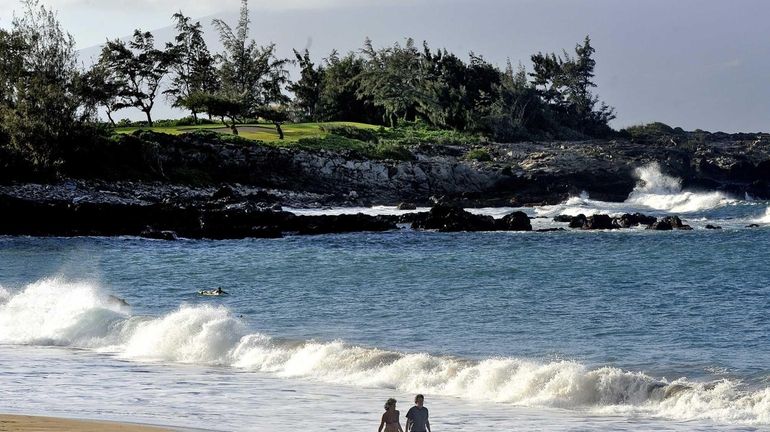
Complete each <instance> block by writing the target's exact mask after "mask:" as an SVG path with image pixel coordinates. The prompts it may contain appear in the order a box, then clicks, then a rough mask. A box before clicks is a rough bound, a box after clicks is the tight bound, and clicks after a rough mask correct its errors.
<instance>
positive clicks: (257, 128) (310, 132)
mask: <svg viewBox="0 0 770 432" xmlns="http://www.w3.org/2000/svg"><path fill="white" fill-rule="evenodd" d="M333 126H351V127H356V128H361V129H378V128H379V126H375V125H371V124H366V123H356V122H326V123H286V124H284V125H283V126H282V129H283V133H284V142H296V141H298V140H300V139H302V138H322V137H325V136H327V135H328V133H327V132H326V131H324V130H322V127H333ZM212 129H213V130H216V131H217V132H221V133H223V134H228V135H229V134H231V132H230V130H229V129H228V128H226V127H225V126H224V125H222V124H207V125H197V126H173V127H151V128H149V127H144V128H142V127H126V128H117V129H116V130H115V131H116V132H117V133H122V134H129V133H132V132H135V131H137V130H150V131H153V132H159V133H166V134H170V135H179V134H183V133H186V132H193V131H196V130H212ZM238 135H239V136H240V137H242V138H246V139H250V140H259V141H265V142H272V141H278V133H277V132H276V131H275V126H273V125H272V124H270V123H251V124H242V125H238Z"/></svg>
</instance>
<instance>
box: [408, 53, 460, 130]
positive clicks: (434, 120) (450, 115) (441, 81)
mask: <svg viewBox="0 0 770 432" xmlns="http://www.w3.org/2000/svg"><path fill="white" fill-rule="evenodd" d="M420 62H421V69H422V79H421V80H420V81H419V82H418V87H419V92H420V94H421V95H422V96H423V97H421V98H419V99H418V107H417V111H418V113H419V114H420V115H421V116H422V117H423V118H425V119H426V120H427V121H428V122H429V123H430V124H432V125H435V126H438V127H444V128H451V129H459V130H462V129H465V128H466V126H467V125H468V120H469V115H468V114H469V110H468V107H467V92H466V87H465V84H466V75H467V67H466V65H465V63H464V62H463V61H462V60H461V59H460V58H458V57H457V56H455V55H454V54H452V53H450V52H448V51H447V50H446V49H444V50H437V51H436V53H435V54H434V53H432V52H431V51H430V48H428V44H427V43H423V53H422V55H421V58H420Z"/></svg>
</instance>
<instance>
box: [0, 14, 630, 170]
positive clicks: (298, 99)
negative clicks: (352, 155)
mask: <svg viewBox="0 0 770 432" xmlns="http://www.w3.org/2000/svg"><path fill="white" fill-rule="evenodd" d="M22 6H23V14H22V15H21V16H20V17H17V18H14V19H13V21H12V22H11V26H10V28H9V29H7V30H2V29H0V162H2V163H3V164H6V166H9V162H8V161H13V160H17V161H23V162H24V163H25V164H28V165H29V166H31V167H33V168H34V169H36V170H41V171H45V170H49V171H51V172H56V171H57V170H58V168H57V167H60V166H63V164H66V161H67V159H68V158H70V159H71V158H72V157H74V156H75V155H82V154H83V152H85V151H87V149H89V148H91V149H92V148H94V146H98V143H99V142H103V141H104V140H105V139H107V138H108V136H109V133H108V132H105V130H107V128H106V127H105V125H104V124H102V123H100V122H99V121H98V114H99V113H100V112H102V113H106V115H107V118H108V120H109V122H110V125H111V126H112V127H115V126H119V125H120V123H116V122H115V120H114V115H115V112H117V111H120V110H124V109H129V108H133V109H138V110H140V111H141V112H143V113H144V114H145V116H146V119H147V120H146V123H145V124H146V125H148V126H153V118H152V112H153V109H154V107H155V106H156V105H157V103H158V100H159V99H158V98H159V97H165V98H167V99H168V100H169V102H170V103H171V104H172V105H173V106H175V107H180V108H186V109H188V110H189V111H190V118H189V119H186V120H184V121H185V122H187V123H192V124H199V123H202V122H204V121H206V122H210V121H211V119H216V120H217V121H220V122H222V123H223V124H224V125H225V126H226V127H228V128H230V129H231V131H232V133H233V134H237V133H238V125H239V124H242V123H243V122H246V121H253V120H254V119H260V120H262V121H268V122H271V123H273V124H274V125H275V128H276V131H277V133H278V135H279V136H280V138H283V136H284V135H283V131H282V129H281V124H282V123H284V122H287V121H312V122H321V121H352V122H363V123H371V124H378V125H383V126H387V127H388V129H384V128H383V129H381V130H380V131H378V132H377V134H376V137H372V136H369V135H371V132H354V131H350V130H340V131H337V132H336V133H330V134H329V137H327V138H319V140H322V141H323V140H327V141H328V142H329V143H332V141H334V140H337V141H334V142H336V143H339V142H341V141H340V139H344V140H354V141H355V142H357V143H368V144H366V146H365V147H366V148H367V149H372V148H375V147H371V145H376V146H379V147H376V148H377V149H385V148H389V147H388V146H396V147H397V148H396V154H400V155H401V156H404V154H403V153H399V152H401V149H402V148H403V147H404V146H405V145H408V144H419V143H420V142H421V140H431V142H435V143H449V144H451V143H465V144H467V143H477V142H479V141H480V140H495V141H517V140H527V139H584V138H590V137H603V136H607V135H609V134H611V133H614V132H613V131H612V130H611V129H610V127H609V126H608V122H609V121H610V120H612V119H613V118H614V114H613V110H612V109H611V108H609V107H607V106H606V105H605V104H604V103H602V102H600V101H599V98H598V97H597V96H596V95H595V94H594V87H596V84H595V83H594V69H595V65H596V62H595V60H594V59H593V55H594V53H595V49H594V47H593V46H592V45H591V40H590V39H589V38H588V37H586V38H585V40H584V41H583V42H582V43H580V44H577V45H576V46H575V50H574V54H569V53H567V52H566V51H565V52H564V53H563V54H562V55H557V54H551V53H537V54H535V55H533V56H532V57H531V61H532V67H531V71H530V72H527V69H526V68H525V67H524V66H522V65H521V64H520V65H519V67H518V68H517V69H516V70H514V68H513V67H512V65H511V64H510V62H508V64H507V65H506V67H505V68H504V69H502V70H501V69H500V68H498V67H497V66H495V65H493V64H491V63H489V62H488V61H487V60H485V59H484V58H483V57H482V56H481V55H477V54H475V53H470V55H469V56H468V58H467V60H466V59H463V58H461V57H459V56H457V55H455V54H454V53H451V52H449V51H447V50H446V49H438V50H434V49H431V48H430V47H429V46H428V44H427V43H423V44H422V46H419V45H418V44H416V43H415V41H414V40H412V39H406V40H405V41H404V43H403V44H402V43H395V44H393V45H391V46H386V47H382V48H377V47H375V45H374V44H373V42H372V41H371V40H368V39H367V40H366V41H365V42H364V45H363V47H362V48H361V49H360V50H358V51H356V52H350V53H347V54H344V55H343V54H340V53H339V52H337V51H333V52H331V53H330V54H329V55H328V56H327V57H326V58H324V59H323V60H321V61H319V62H314V61H313V59H312V57H311V54H310V52H309V51H308V50H304V51H296V50H295V51H294V58H293V59H284V58H279V57H278V56H277V54H276V47H275V45H274V44H268V45H260V44H258V43H257V42H256V41H255V40H253V39H251V38H250V37H249V33H250V32H249V25H250V20H249V10H248V3H247V0H242V1H241V10H240V16H239V19H238V22H237V23H236V25H235V26H234V27H231V26H230V25H229V24H227V23H225V22H224V21H222V20H218V19H215V20H214V21H213V25H214V27H215V28H216V30H217V32H218V33H219V38H220V40H221V42H222V45H223V50H222V51H221V52H218V53H211V52H210V51H209V49H208V47H207V46H206V42H205V38H204V34H203V27H202V26H201V24H200V22H193V20H192V19H190V18H189V17H187V16H185V15H184V14H182V12H179V13H176V14H174V15H173V17H172V19H173V22H174V27H175V29H176V31H177V35H176V37H175V38H174V40H173V42H172V43H166V44H165V45H163V46H157V45H156V43H155V38H154V36H153V34H152V33H150V32H146V31H141V30H139V29H137V30H135V31H134V33H133V36H132V37H131V38H130V39H129V40H127V41H124V40H120V39H116V40H110V41H107V42H106V43H105V44H104V46H103V47H102V51H101V55H100V57H99V60H98V61H97V62H96V64H94V65H92V66H91V67H89V68H87V69H86V70H81V68H80V67H79V66H78V63H77V56H76V52H75V49H74V41H73V38H72V37H71V36H70V35H69V34H67V33H66V32H65V31H64V30H62V28H61V26H60V24H59V22H58V20H57V18H56V15H55V14H54V13H53V12H51V11H50V10H48V9H46V8H45V7H43V6H42V5H40V4H39V2H38V0H22ZM291 63H294V64H296V65H297V66H298V68H299V76H298V77H297V79H296V80H295V81H293V82H292V81H290V79H289V78H290V77H289V73H288V70H287V68H288V66H289V65H290V64H291ZM201 114H206V115H207V117H208V119H205V118H201V117H200V115H201ZM627 133H631V134H632V133H633V132H627ZM330 137H331V138H330ZM324 142H325V141H324ZM327 144H328V143H327ZM303 145H306V146H309V145H310V144H309V142H306V143H304V144H303ZM324 145H325V144H324ZM357 145H358V144H357ZM332 147H333V146H332ZM359 147H360V145H359ZM378 151H379V150H378ZM382 154H389V153H388V151H383V152H382ZM469 157H470V158H472V159H476V160H478V159H483V155H480V154H479V155H476V154H473V155H469Z"/></svg>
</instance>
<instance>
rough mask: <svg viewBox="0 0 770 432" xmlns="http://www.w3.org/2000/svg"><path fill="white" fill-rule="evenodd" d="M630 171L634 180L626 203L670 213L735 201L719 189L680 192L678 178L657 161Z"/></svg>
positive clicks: (701, 208)
mask: <svg viewBox="0 0 770 432" xmlns="http://www.w3.org/2000/svg"><path fill="white" fill-rule="evenodd" d="M634 174H635V175H636V178H637V179H638V183H637V185H636V187H635V188H634V190H633V191H632V192H631V193H630V194H629V195H628V199H626V201H625V202H626V203H627V204H633V205H640V206H644V207H647V208H650V209H654V210H661V211H668V212H673V213H693V212H697V211H703V210H711V209H715V208H719V207H723V206H726V205H728V204H731V203H734V202H736V200H735V199H734V198H731V197H730V196H728V195H726V194H724V193H722V192H690V191H683V190H682V180H681V179H679V178H676V177H671V176H668V175H666V174H664V173H663V172H662V171H661V169H660V165H658V164H657V163H651V164H649V165H646V166H644V167H641V168H637V169H636V170H635V171H634Z"/></svg>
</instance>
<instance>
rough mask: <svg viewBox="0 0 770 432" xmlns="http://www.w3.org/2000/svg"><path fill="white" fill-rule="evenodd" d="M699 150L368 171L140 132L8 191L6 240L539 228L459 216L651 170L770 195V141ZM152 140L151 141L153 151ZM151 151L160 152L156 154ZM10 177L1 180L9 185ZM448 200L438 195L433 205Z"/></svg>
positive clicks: (428, 149) (662, 226) (616, 189)
mask: <svg viewBox="0 0 770 432" xmlns="http://www.w3.org/2000/svg"><path fill="white" fill-rule="evenodd" d="M709 137H710V138H707V139H704V140H703V141H702V142H699V143H697V144H692V143H686V144H681V145H680V144H677V143H676V141H673V140H672V141H666V142H663V141H661V142H632V141H629V140H617V141H606V140H605V141H585V142H556V143H516V144H484V147H485V149H486V151H488V153H489V154H490V156H491V158H490V159H491V160H489V161H471V160H466V159H465V158H464V156H463V155H464V154H465V153H466V152H467V148H465V147H463V146H457V145H431V144H426V143H422V144H420V145H416V146H414V147H413V148H412V149H411V156H412V157H411V158H408V159H409V160H367V159H363V158H362V157H361V156H360V155H358V154H356V153H355V152H347V151H339V152H331V151H326V150H309V149H300V148H276V147H269V146H264V145H257V144H254V145H249V144H245V143H244V142H239V143H228V142H224V141H220V140H218V139H215V138H211V137H206V136H195V135H183V136H180V137H173V136H169V135H160V134H153V133H147V132H144V133H142V134H140V135H137V136H134V137H127V138H126V139H125V140H122V141H120V140H119V141H117V142H115V143H113V144H111V145H114V146H115V148H114V149H104V154H105V157H104V158H103V160H102V161H101V162H102V163H101V164H99V165H98V166H90V167H80V168H79V171H77V174H78V175H79V177H78V178H70V179H63V180H60V181H58V182H53V183H48V184H44V183H39V184H35V183H13V180H14V179H8V178H4V179H2V180H3V181H5V184H0V211H2V212H3V218H2V221H0V232H2V233H5V234H32V235H89V234H95V235H97V234H98V235H123V234H130V235H144V236H146V237H149V238H163V239H166V238H173V236H174V235H176V236H181V237H191V238H240V237H276V236H280V235H283V234H284V233H286V232H296V233H301V234H314V233H327V232H346V231H348V232H349V231H363V230H372V231H381V230H387V229H393V227H394V226H395V222H399V221H398V220H396V219H395V218H379V219H378V218H372V217H362V216H355V217H350V216H323V217H316V218H315V219H314V218H312V217H309V216H295V215H290V214H289V213H286V212H282V211H281V209H282V208H283V207H316V208H318V207H324V206H368V205H372V204H392V205H395V204H398V203H401V205H400V208H402V209H415V208H416V206H417V205H426V204H431V203H435V202H440V203H441V204H442V205H445V204H449V205H445V206H443V207H441V206H439V208H438V209H434V210H435V211H431V214H428V215H421V216H410V218H411V219H408V220H407V219H402V220H400V222H401V223H414V226H415V227H417V228H419V229H437V230H445V231H458V230H462V231H492V230H531V229H532V228H531V224H530V223H529V218H527V217H526V215H525V214H523V213H522V214H515V215H509V216H506V217H505V218H503V219H501V220H493V219H492V218H490V217H486V216H478V215H472V214H470V213H467V212H465V211H462V210H461V209H457V208H456V207H454V206H457V205H460V206H464V207H472V206H478V205H494V206H502V205H536V204H543V203H557V202H562V201H563V200H564V199H565V198H567V197H568V196H570V195H573V196H576V195H578V194H579V193H580V192H581V191H586V192H588V193H589V194H590V196H591V197H592V198H593V199H597V200H609V201H623V200H625V199H626V198H628V197H629V193H630V192H631V191H632V190H633V189H634V186H635V185H636V184H637V181H638V179H637V177H636V176H635V170H636V169H637V168H639V167H642V166H646V165H647V164H649V163H651V162H655V163H657V164H659V166H660V168H661V171H663V172H665V173H666V174H668V175H670V176H675V177H678V178H681V183H682V184H681V186H682V187H684V188H702V189H704V190H720V191H724V192H728V193H731V194H734V195H737V196H740V197H742V196H743V195H744V194H749V195H751V196H752V197H755V198H770V186H769V184H770V140H768V139H767V137H766V136H764V135H763V136H762V137H760V139H755V137H754V136H747V135H732V136H730V135H719V134H712V135H710V136H709ZM148 143H149V144H148ZM150 144H152V145H150ZM0 178H2V175H1V174H0ZM436 197H438V198H436ZM559 221H562V222H566V223H569V226H570V227H571V228H577V229H615V228H629V227H633V226H640V225H641V226H649V227H651V229H656V230H667V229H688V228H689V227H687V226H686V225H684V224H682V223H681V220H678V219H677V218H669V219H665V220H664V219H662V220H660V221H658V220H655V219H654V218H651V217H649V216H644V215H640V214H627V215H623V216H621V217H619V218H614V219H612V218H609V217H604V216H601V215H594V216H590V217H585V216H583V215H579V216H575V217H561V218H560V219H559Z"/></svg>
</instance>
